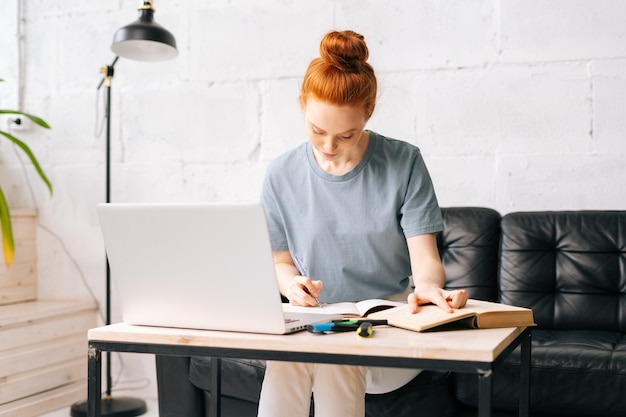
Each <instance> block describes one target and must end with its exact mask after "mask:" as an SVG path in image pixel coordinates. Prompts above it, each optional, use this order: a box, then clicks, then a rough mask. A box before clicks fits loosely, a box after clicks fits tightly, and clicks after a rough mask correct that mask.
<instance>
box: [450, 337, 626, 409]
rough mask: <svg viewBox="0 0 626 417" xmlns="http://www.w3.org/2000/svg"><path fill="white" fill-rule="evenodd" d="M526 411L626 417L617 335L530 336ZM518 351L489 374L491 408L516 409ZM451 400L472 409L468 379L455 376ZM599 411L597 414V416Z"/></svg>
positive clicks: (623, 357) (624, 370)
mask: <svg viewBox="0 0 626 417" xmlns="http://www.w3.org/2000/svg"><path fill="white" fill-rule="evenodd" d="M532 338H533V339H532V359H531V381H530V389H531V391H530V397H531V411H532V413H533V414H535V413H546V414H549V415H567V416H598V415H600V414H601V415H602V416H621V417H623V416H624V415H626V396H624V392H626V339H625V338H624V335H623V334H621V333H618V332H606V331H591V330H541V329H533V331H532ZM519 363H520V350H519V348H518V349H516V350H515V351H513V352H512V353H511V355H510V356H509V358H507V359H506V360H505V361H504V363H503V364H502V365H501V366H500V367H498V368H497V369H496V371H495V372H494V390H493V394H494V406H495V407H496V408H500V409H505V410H515V409H517V406H518V403H519V391H518V389H519V388H518V387H519V373H520V368H519ZM456 395H457V398H458V399H459V400H460V401H462V402H463V403H466V404H471V405H476V404H477V390H476V380H475V377H474V376H473V375H467V374H456ZM600 410H601V413H600Z"/></svg>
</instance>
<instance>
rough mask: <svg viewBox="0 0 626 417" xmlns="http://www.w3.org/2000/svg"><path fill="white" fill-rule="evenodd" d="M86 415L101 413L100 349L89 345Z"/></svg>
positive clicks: (92, 415)
mask: <svg viewBox="0 0 626 417" xmlns="http://www.w3.org/2000/svg"><path fill="white" fill-rule="evenodd" d="M87 372H88V373H87V381H88V390H87V415H88V416H89V417H100V414H101V413H102V410H101V406H102V395H101V391H102V351H101V350H100V349H96V348H95V347H93V346H91V345H89V350H88V358H87Z"/></svg>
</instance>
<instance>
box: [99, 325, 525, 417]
mask: <svg viewBox="0 0 626 417" xmlns="http://www.w3.org/2000/svg"><path fill="white" fill-rule="evenodd" d="M88 339H89V356H88V360H89V362H88V369H89V371H88V378H89V388H88V411H89V416H91V417H100V402H101V384H102V381H101V372H102V370H101V367H102V363H101V353H102V351H115V352H135V353H152V354H158V355H174V356H213V357H216V358H225V357H230V358H248V359H266V360H282V361H299V362H320V363H337V364H349V365H370V366H388V367H399V368H422V369H430V370H444V371H454V372H467V373H475V374H477V376H478V381H477V383H478V387H479V416H480V417H490V416H491V403H492V373H493V370H494V369H495V367H497V366H498V365H499V364H500V363H501V362H502V361H503V360H504V358H505V357H506V356H507V355H508V354H509V353H510V352H511V351H512V350H513V349H514V348H515V347H516V346H517V345H519V344H521V347H522V355H521V379H520V409H519V415H520V417H527V416H528V413H529V383H530V329H528V328H525V327H518V328H515V327H514V328H504V329H485V330H456V331H446V332H431V333H417V332H412V331H408V330H402V329H396V328H393V327H386V326H384V327H376V328H375V331H374V335H373V337H371V338H359V337H357V336H356V334H354V333H352V332H349V333H337V334H332V335H315V334H312V333H308V332H299V333H295V334H290V335H267V334H254V333H237V332H217V331H205V330H190V329H173V328H163V327H147V326H132V325H128V324H125V323H118V324H113V325H110V326H105V327H99V328H96V329H91V330H89V332H88ZM216 363H219V360H218V361H217V362H216ZM212 370H213V374H212V378H213V384H214V385H213V386H214V387H215V393H216V394H218V393H219V392H220V391H219V390H220V385H221V383H220V376H221V375H220V367H219V366H214V367H212ZM212 398H213V399H217V401H215V400H212V401H211V407H212V410H211V412H212V415H214V416H219V412H220V403H219V398H220V396H219V395H214V396H212Z"/></svg>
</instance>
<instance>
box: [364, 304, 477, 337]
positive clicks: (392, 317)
mask: <svg viewBox="0 0 626 417" xmlns="http://www.w3.org/2000/svg"><path fill="white" fill-rule="evenodd" d="M473 315H475V313H474V312H472V311H468V310H466V309H464V308H462V309H457V310H454V312H452V313H447V312H445V311H443V310H442V309H441V308H439V307H438V306H436V305H433V304H428V305H423V306H420V308H419V310H418V312H417V313H415V314H412V313H411V312H410V311H409V307H408V305H407V306H402V307H396V308H392V309H390V310H385V311H381V312H378V313H374V314H371V315H370V317H371V318H372V319H386V320H387V321H389V324H391V325H393V326H397V327H402V328H406V329H410V330H415V331H418V332H420V331H423V330H427V329H429V328H432V327H436V326H439V325H441V324H445V323H449V322H452V321H456V320H459V319H461V318H463V317H469V316H473Z"/></svg>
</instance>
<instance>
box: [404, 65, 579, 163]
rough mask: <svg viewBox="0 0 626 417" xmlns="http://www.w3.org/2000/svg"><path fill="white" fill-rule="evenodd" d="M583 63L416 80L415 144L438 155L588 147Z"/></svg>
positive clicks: (438, 75) (443, 74)
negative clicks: (416, 139)
mask: <svg viewBox="0 0 626 417" xmlns="http://www.w3.org/2000/svg"><path fill="white" fill-rule="evenodd" d="M586 71H587V70H586V67H585V66H584V65H582V64H581V65H574V64H572V65H570V64H562V65H561V64H557V65H550V66H546V67H496V68H491V69H485V70H467V71H454V72H450V71H443V72H436V73H433V74H427V75H424V76H421V77H420V78H419V79H418V84H417V87H416V93H415V95H416V100H417V101H418V104H417V107H418V109H417V111H418V116H417V118H418V119H417V134H418V141H419V142H420V143H423V147H424V148H425V149H426V150H427V151H429V152H433V153H436V154H440V155H475V154H478V155H480V154H493V153H495V152H499V153H526V152H531V153H537V152H557V153H558V152H561V151H586V150H588V149H589V139H590V136H589V135H590V130H591V111H590V106H589V98H590V83H589V80H588V79H587V78H586V73H587V72H586Z"/></svg>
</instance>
